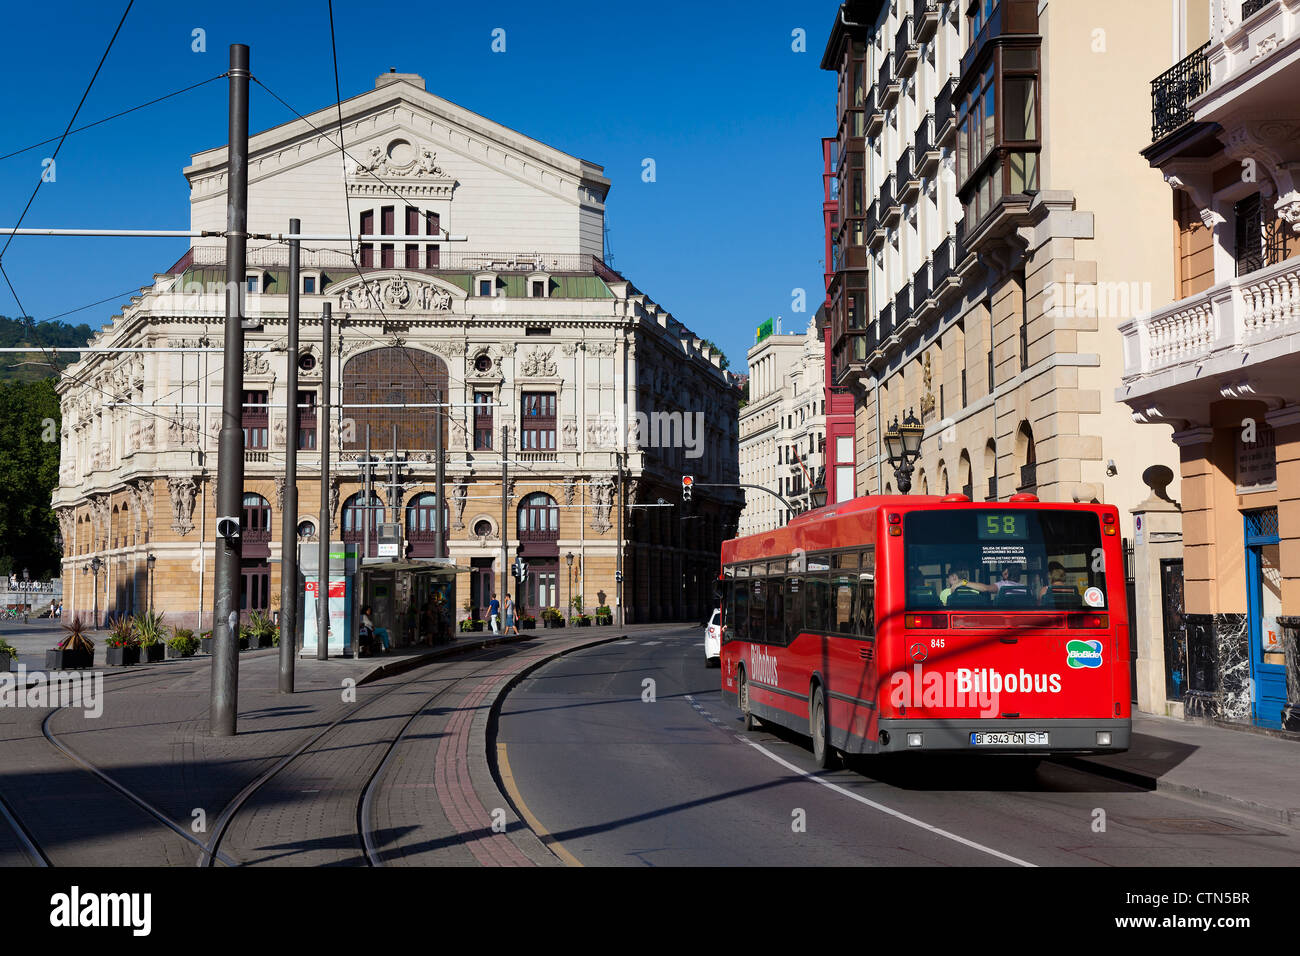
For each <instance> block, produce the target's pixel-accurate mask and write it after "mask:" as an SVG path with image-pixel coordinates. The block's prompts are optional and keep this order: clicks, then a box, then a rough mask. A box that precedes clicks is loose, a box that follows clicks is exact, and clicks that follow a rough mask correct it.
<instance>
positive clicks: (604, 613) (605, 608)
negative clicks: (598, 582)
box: [596, 604, 614, 624]
mask: <svg viewBox="0 0 1300 956" xmlns="http://www.w3.org/2000/svg"><path fill="white" fill-rule="evenodd" d="M596 623H597V624H613V623H614V612H613V611H611V610H610V609H609V605H608V604H602V605H601V606H600V607H598V608H596Z"/></svg>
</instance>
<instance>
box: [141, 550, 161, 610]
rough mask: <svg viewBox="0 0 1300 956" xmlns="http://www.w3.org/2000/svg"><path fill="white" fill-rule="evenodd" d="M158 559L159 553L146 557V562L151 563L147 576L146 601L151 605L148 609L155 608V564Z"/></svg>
mask: <svg viewBox="0 0 1300 956" xmlns="http://www.w3.org/2000/svg"><path fill="white" fill-rule="evenodd" d="M157 561H158V555H156V554H150V555H149V557H147V558H145V563H146V564H148V565H149V573H148V574H147V575H146V577H145V595H144V597H145V603H146V604H147V605H148V606H149V607H148V610H150V611H152V610H153V566H154V564H155V563H156V562H157Z"/></svg>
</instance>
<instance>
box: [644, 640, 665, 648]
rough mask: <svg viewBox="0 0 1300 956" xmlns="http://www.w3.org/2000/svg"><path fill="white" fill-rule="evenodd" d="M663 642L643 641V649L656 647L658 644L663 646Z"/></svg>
mask: <svg viewBox="0 0 1300 956" xmlns="http://www.w3.org/2000/svg"><path fill="white" fill-rule="evenodd" d="M662 643H663V641H642V642H641V646H642V647H654V646H655V645H656V644H662Z"/></svg>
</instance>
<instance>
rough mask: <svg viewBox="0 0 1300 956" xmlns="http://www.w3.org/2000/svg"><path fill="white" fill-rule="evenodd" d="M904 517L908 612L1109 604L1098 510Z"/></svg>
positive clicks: (994, 511) (979, 511)
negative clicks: (1093, 511)
mask: <svg viewBox="0 0 1300 956" xmlns="http://www.w3.org/2000/svg"><path fill="white" fill-rule="evenodd" d="M903 520H904V524H903V529H904V530H903V553H904V563H905V567H906V575H907V578H906V580H907V605H906V606H907V608H908V609H909V610H912V609H915V610H930V609H935V608H974V609H979V608H996V609H998V610H1011V609H1015V608H1044V607H1046V608H1055V609H1061V610H1069V609H1081V610H1082V609H1088V608H1105V607H1106V574H1105V568H1104V562H1103V560H1102V548H1101V523H1100V521H1099V519H1098V517H1097V515H1096V514H1093V513H1089V512H1082V511H1030V510H1012V509H1002V510H999V509H993V508H989V509H983V508H981V509H971V510H965V509H963V510H960V511H955V510H954V511H914V512H912V513H910V514H908V515H906V516H905V517H904V519H903Z"/></svg>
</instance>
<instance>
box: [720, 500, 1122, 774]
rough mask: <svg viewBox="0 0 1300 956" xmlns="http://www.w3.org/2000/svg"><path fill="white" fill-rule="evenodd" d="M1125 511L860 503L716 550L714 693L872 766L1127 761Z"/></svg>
mask: <svg viewBox="0 0 1300 956" xmlns="http://www.w3.org/2000/svg"><path fill="white" fill-rule="evenodd" d="M1123 560H1124V559H1123V553H1122V550H1121V544H1120V538H1119V513H1118V511H1117V510H1116V509H1115V508H1114V507H1113V506H1110V505H1080V504H1054V503H1045V502H1039V501H1038V499H1037V498H1036V497H1034V496H1033V495H1015V496H1013V497H1012V498H1011V500H1010V501H1008V502H972V501H971V500H970V499H969V498H967V497H966V496H965V495H947V496H944V497H937V496H923V495H906V496H898V495H896V496H881V497H875V496H870V497H863V498H855V499H853V500H851V501H846V502H842V503H840V504H838V505H833V506H830V507H826V508H821V509H819V510H817V511H812V512H808V513H806V514H803V515H800V516H799V517H797V518H795V519H793V520H792V521H791V522H790V523H789V524H788V525H786V526H785V527H784V528H780V529H778V530H776V531H770V532H766V533H763V534H756V535H751V536H749V537H745V538H737V539H733V540H731V541H725V542H723V545H722V575H721V578H722V589H721V595H722V596H721V605H722V620H723V624H724V631H723V638H722V641H723V643H722V695H723V698H724V700H727V701H728V702H729V703H731V704H732V705H733V706H735V707H738V708H739V709H740V710H741V712H742V713H743V714H744V715H745V726H746V728H747V729H748V728H752V727H754V726H755V725H756V723H757V721H759V720H765V721H771V722H773V723H776V724H781V725H783V726H785V727H789V728H790V729H792V730H795V731H798V732H799V733H804V734H808V735H809V736H810V737H811V738H812V743H813V754H814V757H815V758H816V762H817V764H818V766H821V767H826V766H830V765H832V764H833V762H834V761H835V760H836V758H837V754H839V753H843V754H862V753H880V752H895V751H909V752H936V751H939V752H949V753H951V752H966V753H1001V754H1007V753H1015V754H1021V755H1025V756H1029V757H1038V756H1042V755H1044V754H1049V753H1111V752H1118V751H1122V750H1126V749H1128V746H1129V734H1130V731H1131V727H1132V721H1131V714H1130V709H1129V699H1130V684H1129V644H1128V610H1127V606H1126V603H1125V590H1124V584H1125V581H1124V574H1123V568H1124V563H1123Z"/></svg>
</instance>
